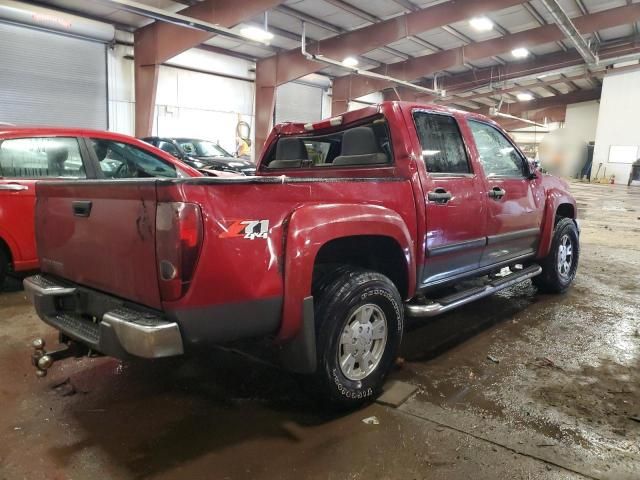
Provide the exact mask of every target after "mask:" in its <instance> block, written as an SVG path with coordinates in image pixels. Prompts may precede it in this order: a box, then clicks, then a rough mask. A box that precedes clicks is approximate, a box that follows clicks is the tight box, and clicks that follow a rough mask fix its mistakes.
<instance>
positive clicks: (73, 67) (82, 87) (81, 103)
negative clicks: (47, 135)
mask: <svg viewBox="0 0 640 480" xmlns="http://www.w3.org/2000/svg"><path fill="white" fill-rule="evenodd" d="M105 48H106V45H105V44H104V43H99V42H93V41H90V40H83V39H79V38H75V37H69V36H66V35H59V34H56V33H50V32H47V31H43V30H38V29H33V28H27V27H22V26H18V25H13V24H6V23H0V122H8V123H14V124H18V125H19V124H38V125H53V126H69V127H86V128H96V129H106V128H107V70H106V51H105Z"/></svg>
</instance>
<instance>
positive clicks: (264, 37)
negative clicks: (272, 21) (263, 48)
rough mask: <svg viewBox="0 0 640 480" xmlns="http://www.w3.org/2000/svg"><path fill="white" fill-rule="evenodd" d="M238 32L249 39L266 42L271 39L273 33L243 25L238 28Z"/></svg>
mask: <svg viewBox="0 0 640 480" xmlns="http://www.w3.org/2000/svg"><path fill="white" fill-rule="evenodd" d="M240 33H241V34H242V36H243V37H246V38H248V39H249V40H255V41H256V42H262V43H268V42H269V41H271V40H273V33H271V32H269V31H267V30H265V29H263V28H260V27H254V26H249V27H244V28H243V29H241V30H240Z"/></svg>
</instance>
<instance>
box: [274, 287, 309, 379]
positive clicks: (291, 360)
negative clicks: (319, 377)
mask: <svg viewBox="0 0 640 480" xmlns="http://www.w3.org/2000/svg"><path fill="white" fill-rule="evenodd" d="M280 361H281V363H282V365H283V367H284V368H286V369H287V370H289V371H291V372H295V373H314V372H315V371H316V367H317V363H318V360H317V355H316V325H315V319H314V314H313V297H306V298H305V299H304V300H303V301H302V325H301V326H300V330H299V331H298V334H297V335H296V336H295V338H293V339H292V340H291V341H290V342H288V343H286V344H285V345H283V346H282V349H281V350H280Z"/></svg>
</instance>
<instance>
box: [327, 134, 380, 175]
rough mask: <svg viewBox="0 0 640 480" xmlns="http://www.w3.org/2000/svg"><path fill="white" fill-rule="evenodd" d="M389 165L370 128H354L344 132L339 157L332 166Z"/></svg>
mask: <svg viewBox="0 0 640 480" xmlns="http://www.w3.org/2000/svg"><path fill="white" fill-rule="evenodd" d="M384 163H389V157H388V156H387V155H386V154H385V153H383V152H381V151H380V148H379V147H378V143H377V142H376V137H375V134H374V133H373V130H372V129H371V127H356V128H352V129H350V130H347V131H346V132H344V135H343V136H342V150H341V151H340V156H338V157H336V158H335V159H334V160H333V165H336V166H345V165H380V164H384Z"/></svg>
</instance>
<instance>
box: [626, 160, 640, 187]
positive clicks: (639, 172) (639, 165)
mask: <svg viewBox="0 0 640 480" xmlns="http://www.w3.org/2000/svg"><path fill="white" fill-rule="evenodd" d="M634 180H635V181H638V182H640V158H639V159H638V160H636V161H635V162H633V165H631V174H630V175H629V182H628V183H627V186H629V185H631V182H633V181H634Z"/></svg>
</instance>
